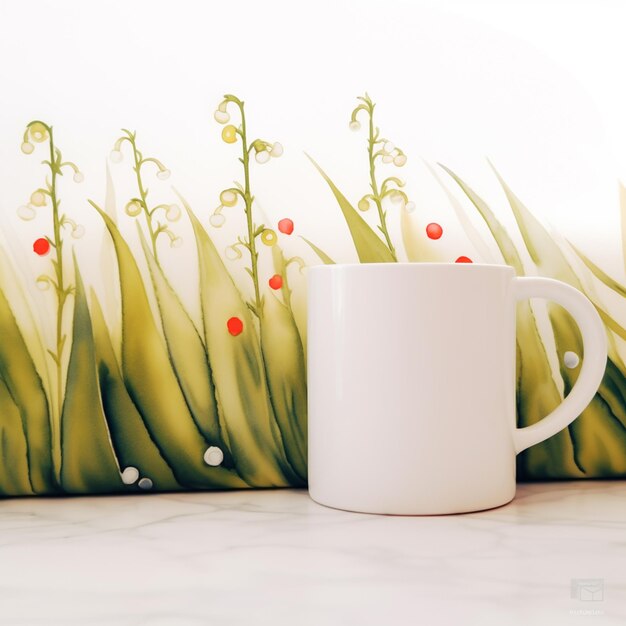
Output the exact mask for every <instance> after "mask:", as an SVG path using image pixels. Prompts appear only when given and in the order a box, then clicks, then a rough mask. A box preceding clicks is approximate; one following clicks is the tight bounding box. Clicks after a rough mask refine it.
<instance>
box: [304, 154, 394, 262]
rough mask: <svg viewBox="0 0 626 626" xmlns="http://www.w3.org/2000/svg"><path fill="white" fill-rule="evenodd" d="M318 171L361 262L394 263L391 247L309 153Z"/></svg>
mask: <svg viewBox="0 0 626 626" xmlns="http://www.w3.org/2000/svg"><path fill="white" fill-rule="evenodd" d="M307 157H308V158H309V160H310V161H311V163H313V165H314V166H315V168H316V169H317V171H318V172H319V173H320V174H321V175H322V178H323V179H324V180H325V181H326V183H327V184H328V186H329V187H330V190H331V191H332V192H333V195H334V196H335V199H336V200H337V204H338V205H339V208H340V209H341V212H342V213H343V216H344V219H345V220H346V223H347V224H348V228H349V229H350V235H351V236H352V241H353V242H354V247H355V248H356V252H357V254H358V256H359V260H360V261H361V263H393V262H394V258H393V255H392V254H391V252H390V250H389V248H387V246H386V245H385V244H384V243H383V241H382V239H380V237H379V236H378V235H377V234H376V233H375V231H374V230H372V228H371V227H370V226H369V224H368V223H367V222H366V221H365V220H364V219H363V218H362V217H361V216H360V215H359V214H358V213H357V212H356V209H355V208H354V207H353V206H352V205H351V204H350V203H349V202H348V200H347V199H346V197H345V196H344V195H343V194H342V193H341V191H339V189H338V188H337V186H336V185H335V183H333V181H332V180H331V179H330V178H329V177H328V175H327V174H326V172H324V170H323V169H322V168H321V167H320V166H319V165H318V164H317V163H316V162H315V161H314V160H313V159H312V158H311V157H310V156H309V155H308V154H307Z"/></svg>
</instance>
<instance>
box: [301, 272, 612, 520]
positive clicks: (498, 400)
mask: <svg viewBox="0 0 626 626" xmlns="http://www.w3.org/2000/svg"><path fill="white" fill-rule="evenodd" d="M531 297H540V298H547V299H550V300H553V301H554V302H556V303H558V304H560V305H561V306H563V307H564V308H565V309H567V311H568V312H569V313H570V314H571V315H572V317H573V318H574V320H575V321H576V323H577V324H578V327H579V329H580V332H581V335H582V337H583V343H584V357H583V362H582V367H581V371H580V375H579V377H578V380H577V382H576V384H575V386H574V388H573V389H572V390H571V392H570V393H569V395H568V396H567V397H566V398H565V400H564V401H563V402H562V403H561V404H560V405H559V406H558V407H557V408H556V409H555V410H554V411H553V412H552V413H550V414H549V415H548V416H546V417H545V418H544V419H543V420H541V421H539V422H537V423H536V424H533V425H532V426H528V427H526V428H516V411H515V386H516V385H515V355H516V350H515V307H516V301H517V300H520V299H523V298H531ZM606 344H607V340H606V334H605V330H604V328H603V325H602V322H601V320H600V317H599V316H598V314H597V312H596V310H595V308H594V306H593V305H592V304H591V302H590V301H589V300H588V299H587V298H586V297H585V296H584V295H582V294H581V293H580V292H579V291H577V290H576V289H574V288H573V287H570V286H569V285H566V284H565V283H561V282H559V281H556V280H551V279H547V278H516V277H515V273H514V270H513V268H511V267H509V266H504V265H478V264H445V263H441V264H438V263H432V264H430V263H372V264H362V265H356V264H355V265H351V264H350V265H321V266H315V267H311V268H309V269H308V398H309V399H308V402H309V421H308V434H309V452H308V459H309V460H308V463H309V492H310V495H311V497H312V498H313V500H315V501H316V502H318V503H320V504H324V505H326V506H331V507H335V508H340V509H346V510H351V511H360V512H366V513H386V514H399V515H402V514H404V515H420V514H444V513H463V512H467V511H477V510H482V509H488V508H491V507H496V506H500V505H502V504H506V503H507V502H510V501H511V500H512V499H513V497H514V496H515V478H516V477H515V455H516V454H517V453H519V452H521V451H522V450H524V449H525V448H528V447H529V446H532V445H534V444H536V443H539V442H540V441H543V440H544V439H547V438H548V437H550V436H552V435H553V434H555V433H556V432H558V431H559V430H561V429H562V428H565V427H566V426H567V425H568V424H570V423H571V422H572V421H573V420H574V419H575V418H576V417H577V416H578V415H579V414H580V413H581V412H582V410H583V409H584V408H585V407H586V406H587V404H588V403H589V402H590V401H591V399H592V398H593V396H594V394H595V392H596V391H597V388H598V386H599V384H600V381H601V380H602V377H603V374H604V370H605V367H606V359H607V345H606Z"/></svg>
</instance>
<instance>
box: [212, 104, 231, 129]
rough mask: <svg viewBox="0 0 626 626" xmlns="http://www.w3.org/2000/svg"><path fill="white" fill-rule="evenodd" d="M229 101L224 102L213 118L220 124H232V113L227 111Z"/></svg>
mask: <svg viewBox="0 0 626 626" xmlns="http://www.w3.org/2000/svg"><path fill="white" fill-rule="evenodd" d="M227 106H228V101H227V100H222V102H220V104H219V106H218V107H217V110H216V111H215V113H213V117H214V118H215V121H216V122H217V123H218V124H226V123H227V122H230V113H228V111H227Z"/></svg>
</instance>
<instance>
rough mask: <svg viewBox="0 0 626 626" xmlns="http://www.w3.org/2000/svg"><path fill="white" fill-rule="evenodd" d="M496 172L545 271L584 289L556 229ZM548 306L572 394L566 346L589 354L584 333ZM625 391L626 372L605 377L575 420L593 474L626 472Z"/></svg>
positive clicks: (583, 462) (579, 450)
mask: <svg viewBox="0 0 626 626" xmlns="http://www.w3.org/2000/svg"><path fill="white" fill-rule="evenodd" d="M494 171H495V169H494ZM495 173H496V176H497V177H498V180H499V181H500V185H501V186H502V188H503V190H504V192H505V194H506V197H507V200H508V202H509V205H510V206H511V209H512V211H513V214H514V216H515V219H516V221H517V224H518V226H519V229H520V232H521V233H522V237H523V239H524V242H525V244H526V247H527V248H528V252H529V254H530V255H531V258H532V259H533V261H534V262H535V264H536V265H537V267H538V268H539V269H540V270H541V273H542V274H543V275H544V276H549V277H551V278H555V279H558V280H562V281H564V282H566V283H569V284H570V285H572V286H573V287H576V288H577V289H580V290H581V291H583V292H584V287H583V285H582V283H581V281H580V279H579V278H578V276H577V275H576V274H575V272H574V270H573V269H572V268H571V266H570V265H569V263H568V261H567V259H566V258H565V255H564V254H563V252H562V251H561V249H560V248H559V247H558V246H557V244H556V243H555V242H554V240H553V239H552V237H551V236H550V234H549V233H548V232H547V230H546V229H545V228H544V227H543V226H542V225H541V223H540V222H539V221H538V220H537V219H536V218H535V217H534V215H533V214H532V213H531V212H530V211H529V210H528V209H527V208H526V207H525V206H524V204H523V203H522V202H521V201H520V199H519V198H518V197H517V196H516V195H515V194H514V193H513V191H512V190H511V189H510V188H509V186H508V185H507V184H506V182H505V181H504V180H503V179H502V177H501V176H500V175H499V174H498V173H497V172H495ZM548 312H549V317H550V323H551V325H552V329H553V331H554V339H555V342H556V347H557V353H558V355H559V363H560V364H561V366H560V370H561V376H562V377H563V383H564V387H565V394H566V395H567V394H568V393H569V391H570V390H571V388H572V387H573V386H574V384H575V383H576V380H577V378H578V374H579V370H580V366H578V367H576V368H568V367H566V366H565V364H564V359H563V355H564V354H565V353H566V352H574V353H575V354H577V355H579V356H581V357H582V358H584V355H583V344H582V337H581V336H580V331H579V330H578V327H577V326H576V323H575V322H574V321H573V319H572V318H571V316H570V315H569V313H567V312H566V311H565V310H564V309H563V308H561V307H560V306H558V305H555V304H552V303H549V304H548ZM607 367H608V368H609V369H616V368H615V364H614V363H613V362H612V360H611V359H609V360H608V364H607ZM624 396H626V378H624V376H623V373H622V376H621V379H620V378H619V377H615V376H613V377H612V379H611V383H610V384H608V382H606V380H603V382H602V384H601V385H600V388H599V390H598V393H597V394H596V396H595V397H594V399H593V400H592V401H591V403H590V404H589V406H588V407H587V408H586V409H585V410H584V411H583V412H582V413H581V415H580V417H579V418H578V419H577V420H575V421H574V422H572V424H570V426H569V430H570V432H571V433H572V435H573V439H574V442H575V454H576V460H577V464H578V465H579V466H580V467H581V468H582V469H583V470H584V472H585V475H586V476H588V477H594V476H622V475H625V474H626V407H625V406H624V404H623V403H622V402H621V401H620V398H622V397H624Z"/></svg>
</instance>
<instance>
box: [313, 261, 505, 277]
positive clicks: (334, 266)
mask: <svg viewBox="0 0 626 626" xmlns="http://www.w3.org/2000/svg"><path fill="white" fill-rule="evenodd" d="M371 267H377V268H383V267H384V268H391V267H395V268H406V267H422V268H429V269H434V268H441V269H443V268H446V269H449V268H453V267H454V268H459V270H461V271H464V272H467V271H472V268H473V269H481V270H485V269H487V270H490V271H491V270H498V271H503V270H505V271H507V272H513V274H515V268H514V267H513V266H512V265H507V264H505V263H473V262H472V263H455V262H453V261H449V262H437V261H392V262H388V263H381V262H376V263H354V262H351V263H330V264H326V263H319V264H317V265H308V266H307V267H305V270H306V271H307V273H308V272H310V271H311V270H315V271H318V270H321V269H324V270H329V271H332V270H335V271H337V270H343V269H346V270H348V269H357V268H359V269H360V270H361V271H362V270H363V269H367V268H371Z"/></svg>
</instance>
